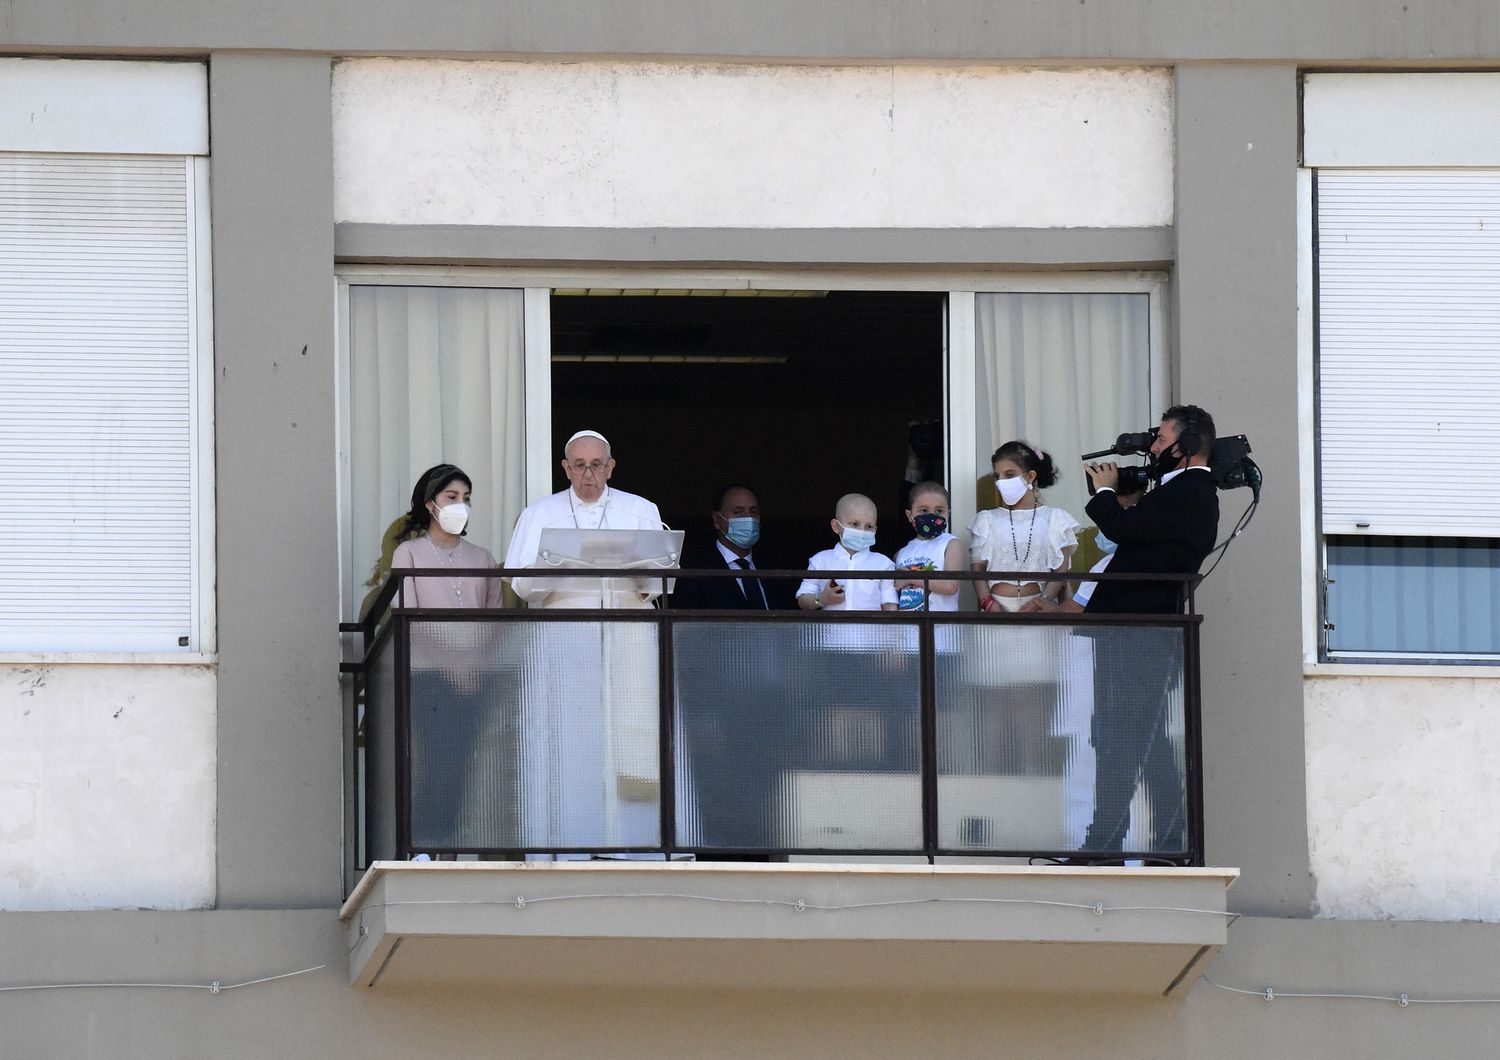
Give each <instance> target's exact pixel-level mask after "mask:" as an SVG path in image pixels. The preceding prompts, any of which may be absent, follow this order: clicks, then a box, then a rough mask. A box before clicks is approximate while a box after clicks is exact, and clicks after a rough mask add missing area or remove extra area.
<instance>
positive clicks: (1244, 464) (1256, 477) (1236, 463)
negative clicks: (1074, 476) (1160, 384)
mask: <svg viewBox="0 0 1500 1060" xmlns="http://www.w3.org/2000/svg"><path fill="white" fill-rule="evenodd" d="M1155 441H1156V431H1155V430H1154V429H1153V430H1149V431H1140V432H1138V433H1135V434H1122V435H1120V436H1119V437H1118V438H1116V439H1115V444H1114V445H1112V446H1110V447H1109V448H1108V449H1100V450H1099V451H1098V452H1094V453H1084V454H1083V459H1084V460H1097V459H1099V458H1100V457H1103V456H1145V455H1146V454H1147V453H1149V452H1150V451H1151V446H1152V444H1153V443H1154V442H1155ZM1208 469H1209V471H1210V472H1211V473H1212V474H1213V477H1214V485H1216V486H1218V487H1219V489H1221V490H1233V489H1239V488H1240V487H1241V486H1249V487H1250V490H1251V492H1252V493H1254V495H1255V500H1257V501H1259V500H1260V485H1261V474H1260V468H1259V467H1258V466H1256V463H1255V461H1254V460H1251V459H1250V439H1249V438H1247V437H1246V436H1245V435H1243V434H1236V435H1231V436H1230V437H1228V438H1216V439H1214V444H1213V448H1212V449H1210V450H1209V453H1208ZM1156 477H1157V476H1156V475H1155V474H1154V469H1153V468H1151V467H1150V466H1148V465H1131V466H1128V467H1122V468H1120V484H1119V487H1118V489H1117V492H1119V493H1120V494H1121V495H1122V496H1125V495H1129V494H1131V493H1139V492H1141V491H1142V490H1144V489H1145V488H1146V487H1147V486H1148V485H1150V484H1151V482H1152V481H1153V480H1154V479H1155V478H1156ZM1093 492H1094V484H1093V483H1092V482H1090V483H1089V493H1090V494H1092V493H1093Z"/></svg>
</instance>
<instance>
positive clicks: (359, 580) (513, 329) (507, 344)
mask: <svg viewBox="0 0 1500 1060" xmlns="http://www.w3.org/2000/svg"><path fill="white" fill-rule="evenodd" d="M522 300H523V294H522V292H521V291H519V290H490V289H483V288H461V287H367V286H361V285H355V286H351V287H350V288H349V362H350V363H349V393H350V404H351V408H350V413H349V430H350V452H349V491H350V513H351V518H350V524H351V526H350V530H351V533H352V535H353V541H352V544H351V547H352V552H353V554H352V556H351V557H350V561H351V570H352V571H353V581H354V586H353V589H354V591H353V593H351V607H352V609H353V610H356V611H357V610H359V609H360V607H361V602H362V601H363V600H367V599H368V598H369V594H370V593H372V592H373V591H374V587H375V586H377V585H378V584H379V582H380V581H381V580H382V579H383V577H384V575H385V572H386V571H388V570H389V568H390V559H391V553H392V552H393V551H394V550H395V547H396V545H397V544H398V543H399V541H398V540H397V538H396V537H395V531H396V530H397V529H398V520H399V519H400V518H401V517H402V516H403V515H404V514H405V513H406V511H407V510H408V509H409V508H410V506H411V491H412V487H413V486H414V485H415V484H416V481H417V477H418V476H419V475H421V473H422V472H423V471H425V470H427V469H428V468H429V467H432V466H433V465H434V464H440V463H449V464H457V465H458V466H459V467H460V468H462V469H463V470H464V471H465V472H466V473H467V474H468V476H469V477H470V478H471V479H472V480H473V481H474V513H473V516H472V518H471V519H470V521H469V526H468V531H467V540H469V541H472V542H474V543H475V544H477V545H479V546H481V547H483V548H486V549H488V550H489V551H490V552H491V553H492V554H493V555H495V556H497V557H498V556H499V555H501V554H502V552H503V550H502V549H501V548H500V543H501V539H502V537H503V535H504V534H505V533H507V532H508V531H509V530H510V528H511V526H512V525H514V523H515V521H516V517H517V516H518V515H520V513H521V508H522V506H523V505H524V503H525V480H524V475H525V433H524V431H525V425H524V422H523V421H524V416H523V406H524V402H523V398H524V386H523V376H522V373H523V370H524V363H523V331H522ZM349 617H353V616H349Z"/></svg>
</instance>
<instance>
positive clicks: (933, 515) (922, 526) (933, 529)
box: [911, 512, 948, 541]
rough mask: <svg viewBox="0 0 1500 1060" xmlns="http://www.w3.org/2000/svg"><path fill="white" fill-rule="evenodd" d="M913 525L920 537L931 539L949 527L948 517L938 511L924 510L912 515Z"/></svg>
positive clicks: (925, 539) (926, 539)
mask: <svg viewBox="0 0 1500 1060" xmlns="http://www.w3.org/2000/svg"><path fill="white" fill-rule="evenodd" d="M911 525H912V526H913V527H915V528H916V531H917V536H918V537H920V538H922V539H923V540H924V541H931V540H932V539H933V538H935V537H938V536H940V535H941V534H942V533H943V531H945V530H947V529H948V517H947V516H946V515H939V514H938V513H937V512H923V513H922V514H921V515H914V516H912V518H911Z"/></svg>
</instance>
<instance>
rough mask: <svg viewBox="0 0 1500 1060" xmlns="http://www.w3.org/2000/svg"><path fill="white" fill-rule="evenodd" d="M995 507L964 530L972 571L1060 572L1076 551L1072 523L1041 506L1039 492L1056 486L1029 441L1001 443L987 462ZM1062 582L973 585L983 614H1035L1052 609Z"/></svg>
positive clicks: (1044, 458) (1052, 468)
mask: <svg viewBox="0 0 1500 1060" xmlns="http://www.w3.org/2000/svg"><path fill="white" fill-rule="evenodd" d="M990 463H991V465H992V466H993V467H994V470H995V490H996V493H997V494H998V495H999V501H1000V507H998V508H995V509H992V510H990V511H984V512H980V513H979V514H978V515H977V516H976V517H975V519H974V523H973V525H972V526H970V527H969V558H970V560H971V561H972V566H973V568H974V570H976V571H980V572H983V571H1037V572H1044V571H1048V572H1053V573H1062V572H1063V571H1066V570H1067V569H1068V566H1069V564H1071V563H1072V561H1073V550H1074V549H1076V548H1077V547H1078V520H1077V519H1074V518H1073V517H1072V516H1071V515H1069V514H1068V513H1067V512H1065V511H1063V510H1062V509H1061V508H1054V507H1052V506H1051V505H1046V504H1043V503H1041V498H1040V496H1039V494H1040V491H1041V490H1044V489H1046V488H1047V487H1048V486H1051V485H1052V484H1053V483H1054V482H1056V481H1057V467H1056V465H1055V464H1054V463H1053V462H1052V458H1051V457H1050V456H1048V455H1047V454H1046V453H1045V452H1043V451H1042V450H1040V449H1038V448H1036V447H1035V446H1033V445H1031V443H1029V442H1023V441H1020V440H1016V441H1010V442H1006V443H1005V444H1004V445H1002V446H1001V447H1000V448H999V449H996V450H995V455H994V456H992V457H991V458H990ZM1066 586H1067V582H1066V581H1065V580H1062V579H1056V580H1053V579H1048V580H1046V581H1040V580H1038V579H1035V578H1033V579H1031V580H1027V579H1024V578H1022V579H1000V580H991V579H989V578H983V579H979V580H976V581H975V583H974V588H975V590H976V591H977V592H978V594H979V606H980V609H981V610H984V611H994V610H997V609H998V610H1003V611H1036V610H1041V609H1042V607H1044V606H1045V605H1046V604H1047V603H1048V602H1051V603H1053V604H1055V603H1056V602H1057V599H1058V596H1059V594H1061V593H1062V591H1063V590H1064V589H1065V588H1066Z"/></svg>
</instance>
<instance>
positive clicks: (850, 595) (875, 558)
mask: <svg viewBox="0 0 1500 1060" xmlns="http://www.w3.org/2000/svg"><path fill="white" fill-rule="evenodd" d="M807 567H808V569H809V570H826V571H846V570H889V571H894V570H895V569H896V564H895V563H894V562H893V561H892V560H891V559H890V557H888V556H883V555H881V554H880V553H879V552H875V551H872V550H870V549H865V551H863V552H855V553H852V554H851V553H850V551H849V550H848V549H847V548H845V547H844V546H843V545H834V546H833V547H832V548H825V549H824V550H823V551H822V552H819V553H818V554H817V555H815V556H813V557H812V558H811V559H809V560H808V561H807ZM827 584H828V579H827V578H807V579H805V580H804V581H803V582H802V584H801V585H799V586H797V595H798V596H802V595H803V594H804V593H812V594H814V595H816V594H818V593H820V592H822V591H823V587H824V586H826V585H827ZM839 584H840V585H842V586H843V587H844V601H843V603H839V604H828V605H826V610H829V611H879V610H880V607H881V605H882V604H894V603H895V602H896V583H895V582H894V581H887V580H885V579H884V578H869V579H865V578H859V579H852V578H851V579H850V580H848V581H843V580H840V581H839Z"/></svg>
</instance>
